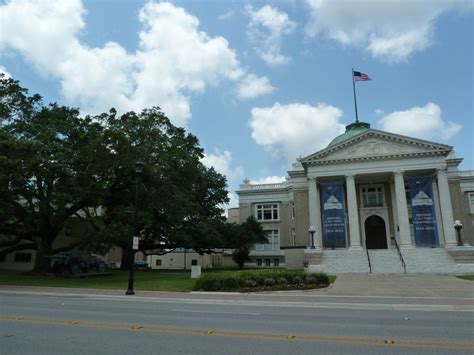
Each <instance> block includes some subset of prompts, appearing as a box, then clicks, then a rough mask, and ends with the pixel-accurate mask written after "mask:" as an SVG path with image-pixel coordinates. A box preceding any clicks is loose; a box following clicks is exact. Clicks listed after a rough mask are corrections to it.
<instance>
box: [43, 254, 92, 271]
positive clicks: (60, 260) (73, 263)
mask: <svg viewBox="0 0 474 355" xmlns="http://www.w3.org/2000/svg"><path fill="white" fill-rule="evenodd" d="M50 259H51V271H52V272H53V273H55V274H65V275H74V274H80V273H84V272H87V271H88V265H87V263H86V262H85V261H84V260H82V258H81V257H80V256H79V255H76V254H73V253H58V254H56V255H53V256H51V257H50Z"/></svg>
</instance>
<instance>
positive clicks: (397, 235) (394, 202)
mask: <svg viewBox="0 0 474 355" xmlns="http://www.w3.org/2000/svg"><path fill="white" fill-rule="evenodd" d="M390 197H391V199H392V216H393V223H394V224H395V226H394V228H393V230H394V235H393V236H394V238H395V239H396V240H397V243H398V244H400V233H399V232H398V230H397V226H396V225H397V224H398V222H397V221H398V213H397V195H396V194H395V184H394V182H393V181H390Z"/></svg>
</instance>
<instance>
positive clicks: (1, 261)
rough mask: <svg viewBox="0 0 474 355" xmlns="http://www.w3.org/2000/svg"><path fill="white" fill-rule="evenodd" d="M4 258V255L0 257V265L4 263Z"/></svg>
mask: <svg viewBox="0 0 474 355" xmlns="http://www.w3.org/2000/svg"><path fill="white" fill-rule="evenodd" d="M5 257H6V255H5V254H3V255H0V263H3V262H4V261H5Z"/></svg>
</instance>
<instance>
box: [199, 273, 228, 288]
mask: <svg viewBox="0 0 474 355" xmlns="http://www.w3.org/2000/svg"><path fill="white" fill-rule="evenodd" d="M222 281H223V280H222V278H221V277H218V276H215V275H202V276H201V277H200V278H199V279H198V280H197V281H196V285H195V286H194V289H196V290H203V291H218V290H220V289H221V286H222Z"/></svg>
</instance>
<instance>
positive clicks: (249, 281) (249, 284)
mask: <svg viewBox="0 0 474 355" xmlns="http://www.w3.org/2000/svg"><path fill="white" fill-rule="evenodd" d="M244 285H245V286H247V287H255V286H257V281H255V280H252V279H246V280H245V281H244Z"/></svg>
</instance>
